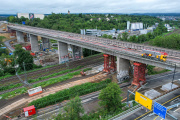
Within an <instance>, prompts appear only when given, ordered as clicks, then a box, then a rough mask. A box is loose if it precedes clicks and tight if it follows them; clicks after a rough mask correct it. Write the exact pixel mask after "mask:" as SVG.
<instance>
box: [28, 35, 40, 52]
mask: <svg viewBox="0 0 180 120" xmlns="http://www.w3.org/2000/svg"><path fill="white" fill-rule="evenodd" d="M30 43H31V51H32V52H38V51H39V47H38V38H37V36H35V35H30Z"/></svg>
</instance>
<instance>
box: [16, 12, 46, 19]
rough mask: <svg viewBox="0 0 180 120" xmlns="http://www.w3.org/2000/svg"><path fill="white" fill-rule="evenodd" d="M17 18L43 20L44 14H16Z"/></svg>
mask: <svg viewBox="0 0 180 120" xmlns="http://www.w3.org/2000/svg"><path fill="white" fill-rule="evenodd" d="M17 17H18V18H21V17H25V18H28V19H33V18H40V19H41V20H42V19H44V14H34V13H17Z"/></svg>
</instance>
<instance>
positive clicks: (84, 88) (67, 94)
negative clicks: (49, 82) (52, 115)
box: [29, 79, 111, 109]
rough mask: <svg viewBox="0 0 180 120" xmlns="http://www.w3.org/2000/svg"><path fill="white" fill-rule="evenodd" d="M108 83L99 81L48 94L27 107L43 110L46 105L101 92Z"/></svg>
mask: <svg viewBox="0 0 180 120" xmlns="http://www.w3.org/2000/svg"><path fill="white" fill-rule="evenodd" d="M110 82H111V80H110V79H106V80H105V81H101V82H100V83H85V84H82V85H77V86H74V87H71V88H69V89H65V90H62V91H59V92H57V93H55V94H50V95H48V96H46V97H43V98H40V99H37V100H34V101H32V102H31V103H30V104H29V106H31V105H35V107H36V108H37V109H39V108H43V107H46V106H48V105H53V104H55V103H57V102H62V101H63V100H68V99H70V98H72V97H74V96H76V95H79V96H80V95H85V94H88V93H91V92H95V91H98V90H101V89H102V88H105V87H106V86H107V84H108V83H110Z"/></svg>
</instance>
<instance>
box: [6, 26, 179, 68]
mask: <svg viewBox="0 0 180 120" xmlns="http://www.w3.org/2000/svg"><path fill="white" fill-rule="evenodd" d="M8 27H9V28H10V29H13V30H17V31H21V32H24V33H28V34H33V35H37V36H42V37H45V38H49V39H54V40H57V41H59V42H64V43H68V44H72V45H76V46H79V47H83V48H88V49H92V50H95V51H99V52H103V53H106V54H110V55H113V56H117V57H120V58H124V59H128V60H131V61H136V62H140V63H145V64H149V65H153V66H157V67H161V68H165V69H169V70H173V69H174V66H175V64H176V70H177V71H180V51H177V50H170V49H165V48H159V47H154V46H147V45H143V44H135V43H129V42H122V41H118V40H110V39H104V38H99V37H92V36H86V35H80V34H74V33H68V32H62V31H57V30H50V29H44V28H37V27H30V26H20V25H16V26H13V25H9V26H8ZM142 49H148V50H155V51H161V52H167V53H168V58H167V61H166V62H161V61H158V60H153V59H147V58H143V57H141V53H142Z"/></svg>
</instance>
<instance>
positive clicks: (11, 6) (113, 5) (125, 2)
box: [0, 0, 180, 14]
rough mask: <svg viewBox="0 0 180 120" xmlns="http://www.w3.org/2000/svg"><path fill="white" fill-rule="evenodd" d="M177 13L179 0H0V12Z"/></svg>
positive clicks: (179, 9) (179, 10)
mask: <svg viewBox="0 0 180 120" xmlns="http://www.w3.org/2000/svg"><path fill="white" fill-rule="evenodd" d="M68 10H70V12H71V13H179V12H180V1H179V0H1V1H0V14H16V13H37V14H38V13H39V14H50V13H52V12H53V13H67V11H68Z"/></svg>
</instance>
